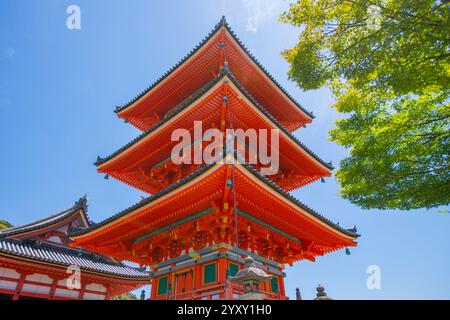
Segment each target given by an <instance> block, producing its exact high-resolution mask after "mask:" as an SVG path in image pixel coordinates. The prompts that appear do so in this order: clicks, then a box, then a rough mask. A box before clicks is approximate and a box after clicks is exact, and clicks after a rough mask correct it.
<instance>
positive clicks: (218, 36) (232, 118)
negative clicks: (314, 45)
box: [71, 18, 358, 299]
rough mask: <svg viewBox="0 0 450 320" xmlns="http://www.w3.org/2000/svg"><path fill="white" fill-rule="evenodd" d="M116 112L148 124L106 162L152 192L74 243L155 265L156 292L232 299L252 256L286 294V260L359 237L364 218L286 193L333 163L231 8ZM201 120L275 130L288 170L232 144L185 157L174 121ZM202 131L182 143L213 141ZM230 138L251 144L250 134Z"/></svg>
mask: <svg viewBox="0 0 450 320" xmlns="http://www.w3.org/2000/svg"><path fill="white" fill-rule="evenodd" d="M116 113H117V115H118V116H119V118H121V119H124V120H125V121H126V122H128V123H131V124H132V125H133V126H135V127H136V128H138V129H140V130H141V131H143V133H142V134H141V135H140V136H138V137H137V138H136V139H134V140H133V141H131V142H130V143H128V144H127V145H125V146H124V147H122V148H121V149H119V150H118V151H116V152H114V153H113V154H111V155H110V156H108V157H105V158H100V157H99V158H98V159H97V162H96V163H95V164H96V166H97V170H98V172H100V173H104V174H105V175H107V177H113V178H115V179H117V180H119V181H121V182H124V183H126V184H128V185H130V186H132V187H135V188H137V189H139V190H141V191H143V192H146V193H148V194H149V195H150V196H149V197H147V198H144V199H142V200H141V201H140V202H139V203H137V204H135V205H133V206H131V207H129V208H128V209H126V210H123V211H122V212H119V213H117V214H116V215H114V216H112V217H111V218H109V219H106V220H104V221H102V222H100V223H97V224H95V225H93V226H90V227H88V228H85V229H83V230H79V231H77V232H75V233H72V235H71V239H72V240H74V242H73V243H72V244H71V245H72V246H75V247H83V248H85V249H87V250H91V251H95V252H98V253H100V254H104V255H107V256H111V257H114V258H115V259H117V260H119V261H124V260H127V261H132V262H135V263H138V264H140V265H142V266H150V267H151V269H152V282H151V285H152V290H151V299H232V298H234V297H236V296H237V294H239V292H238V289H237V288H236V287H234V285H233V284H232V283H231V282H230V281H229V280H228V278H229V277H230V276H233V275H235V274H236V272H237V271H238V270H239V269H240V268H241V267H242V266H243V262H244V261H243V258H244V257H246V256H252V257H253V258H254V260H255V263H256V264H257V265H258V267H260V268H261V269H263V270H264V271H265V272H267V273H268V274H270V275H272V277H270V280H267V281H265V282H263V283H261V284H260V286H259V288H261V291H263V292H264V293H265V295H266V296H267V297H268V298H270V299H286V293H285V288H284V280H283V278H284V272H283V270H284V266H285V265H286V264H289V265H292V264H293V263H294V262H296V261H300V260H302V259H308V260H311V261H314V260H315V258H316V257H317V256H322V255H324V254H326V253H329V252H332V251H335V250H338V249H341V248H344V247H349V246H355V245H356V242H355V239H356V238H357V237H358V235H357V234H356V233H355V232H356V230H355V229H344V228H341V227H340V226H339V225H337V224H334V223H332V222H330V221H329V220H327V219H326V218H324V217H323V216H321V215H319V214H318V213H316V212H315V211H313V210H311V209H310V208H309V207H307V206H305V205H304V204H303V203H301V202H300V201H298V200H297V199H295V198H294V197H292V196H291V195H289V194H288V192H290V191H292V190H295V189H298V188H300V187H302V186H305V185H307V184H309V183H312V182H314V181H317V180H319V179H323V178H324V177H329V176H330V175H331V170H332V167H331V165H330V164H329V163H326V162H324V161H322V160H321V159H319V157H317V156H316V155H315V154H314V153H312V152H311V151H310V150H309V149H308V148H307V147H305V146H304V145H303V144H302V143H301V142H300V141H299V140H298V139H296V138H295V137H294V136H293V135H292V132H293V131H295V130H296V129H298V128H300V127H302V126H304V125H305V124H308V123H310V122H311V121H312V119H313V116H312V114H311V113H309V112H308V111H306V110H305V109H303V108H302V107H301V106H300V105H299V104H298V103H297V102H296V101H295V100H294V99H293V98H292V97H291V96H289V94H288V93H287V92H286V91H285V90H284V89H283V88H281V86H280V85H279V84H278V83H277V82H276V81H275V80H274V79H273V78H272V77H271V75H269V74H268V73H267V71H266V70H265V69H264V68H263V67H262V66H261V65H260V64H259V62H258V61H257V60H256V59H255V58H254V57H253V56H252V55H251V54H250V53H249V52H248V51H247V49H246V48H245V46H244V45H243V44H242V43H241V42H240V41H239V40H238V38H237V37H236V35H235V34H234V33H233V31H232V30H231V29H230V27H229V25H228V24H227V22H226V21H225V18H222V20H221V21H220V22H219V24H218V25H217V26H216V27H215V28H214V30H213V31H212V32H211V33H210V34H209V35H208V36H207V37H206V38H205V39H204V40H203V41H202V42H201V43H200V44H199V45H198V46H197V47H196V48H195V49H194V50H193V51H192V52H191V53H190V54H189V55H187V56H186V57H185V58H184V59H183V60H182V61H180V62H179V63H178V64H177V65H176V66H174V67H173V68H172V69H171V70H170V71H169V72H167V73H166V74H165V75H164V76H163V77H161V78H160V79H159V80H158V81H156V83H154V84H153V85H152V86H150V87H149V88H148V89H147V90H145V91H144V92H143V93H141V94H140V95H139V96H138V97H136V98H135V99H134V100H132V101H131V102H130V103H128V104H126V105H124V106H122V107H118V108H117V109H116ZM196 121H201V122H202V126H203V130H207V129H218V130H220V131H221V132H222V133H223V135H224V136H225V132H226V130H227V129H230V128H233V129H242V130H247V129H255V130H261V129H266V130H271V129H275V130H278V132H279V154H280V159H279V170H278V171H277V173H276V174H271V175H267V176H264V175H263V174H262V173H261V170H260V169H261V167H263V164H262V163H261V161H259V162H257V163H255V164H249V163H247V162H246V161H229V160H230V159H231V160H233V158H234V157H235V156H236V153H235V152H231V153H229V152H223V153H222V154H221V157H222V158H223V159H221V160H224V161H215V162H214V163H212V164H205V163H198V162H195V161H194V163H193V164H185V163H181V164H176V163H175V162H174V161H172V158H171V152H172V150H173V148H174V147H175V145H176V144H177V142H176V141H172V140H173V139H171V137H172V133H173V132H174V130H176V129H185V130H188V131H189V132H191V133H192V132H193V131H194V126H195V124H194V122H196ZM205 140H207V139H200V141H199V140H194V141H192V144H191V145H190V146H189V147H188V148H185V149H189V148H191V149H195V148H198V147H200V148H201V147H205V146H207V144H208V141H205ZM235 143H236V144H235ZM270 143H271V142H270V141H269V144H270ZM233 148H234V149H236V148H240V149H245V150H247V151H248V152H249V153H251V152H252V150H249V149H250V148H249V145H248V144H247V143H245V141H244V142H242V141H240V142H239V141H235V142H233ZM234 149H233V150H234ZM225 160H227V161H225Z"/></svg>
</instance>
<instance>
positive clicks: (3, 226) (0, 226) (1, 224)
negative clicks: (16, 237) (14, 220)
mask: <svg viewBox="0 0 450 320" xmlns="http://www.w3.org/2000/svg"><path fill="white" fill-rule="evenodd" d="M12 226H13V225H12V224H11V223H9V222H8V221H6V220H1V219H0V230H3V229H8V228H11V227H12Z"/></svg>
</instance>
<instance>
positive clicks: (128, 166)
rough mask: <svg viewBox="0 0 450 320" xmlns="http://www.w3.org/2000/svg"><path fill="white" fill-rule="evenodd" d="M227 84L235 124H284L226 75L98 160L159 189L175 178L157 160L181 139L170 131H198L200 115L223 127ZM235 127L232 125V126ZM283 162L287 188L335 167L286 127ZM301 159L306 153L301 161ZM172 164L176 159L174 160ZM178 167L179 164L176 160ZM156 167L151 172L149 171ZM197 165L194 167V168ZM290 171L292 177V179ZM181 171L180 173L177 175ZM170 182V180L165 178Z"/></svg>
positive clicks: (108, 169)
mask: <svg viewBox="0 0 450 320" xmlns="http://www.w3.org/2000/svg"><path fill="white" fill-rule="evenodd" d="M224 90H226V92H227V96H228V97H229V98H228V106H227V108H228V111H227V112H228V113H229V117H230V118H229V121H233V122H234V124H233V127H234V128H242V129H244V130H245V129H247V128H255V129H266V130H270V129H279V124H277V123H275V122H273V118H270V117H269V116H268V114H267V113H264V112H262V111H261V108H262V107H261V106H259V107H257V106H255V104H254V102H253V101H251V100H250V99H249V98H247V97H246V94H243V93H242V92H241V91H240V87H238V86H237V85H236V84H235V83H234V80H233V78H230V77H229V76H228V75H225V76H224V77H223V78H222V79H221V80H220V81H219V82H217V83H216V84H215V85H214V86H212V87H211V88H210V89H209V90H208V91H206V92H205V93H204V94H203V95H202V96H201V97H199V98H198V99H196V100H195V101H194V102H193V103H190V104H188V105H187V107H185V108H184V109H182V110H181V111H179V112H178V113H177V114H175V115H173V116H171V118H170V119H168V120H167V121H165V122H164V123H162V125H160V126H159V127H157V128H156V129H155V130H153V131H152V132H149V133H148V134H145V135H144V136H142V137H141V138H139V140H137V141H136V142H134V143H131V144H129V145H127V146H126V147H124V148H122V149H120V150H119V151H118V152H116V153H115V154H114V156H112V157H111V158H110V159H109V160H107V161H104V162H102V163H101V164H99V165H98V171H99V172H102V173H108V174H109V175H110V176H112V177H114V178H116V179H118V180H120V181H122V182H124V183H126V184H129V185H130V186H133V187H136V188H138V189H140V190H142V191H144V192H147V193H150V194H151V193H154V192H157V191H159V190H160V189H161V188H163V187H164V186H166V185H168V184H170V183H171V182H172V181H170V180H169V181H165V176H164V175H162V176H161V175H156V176H154V175H153V172H154V169H155V165H156V164H158V163H164V166H167V159H168V158H167V157H168V156H169V155H170V152H171V149H172V148H173V146H174V145H175V142H171V141H170V140H171V139H170V135H171V132H173V130H175V129H176V128H185V129H188V130H189V131H191V132H192V131H193V127H194V125H193V124H194V121H196V120H198V119H202V120H203V124H204V128H203V130H206V129H209V128H214V127H216V128H217V127H218V126H219V123H220V122H221V120H220V118H221V117H222V116H223V115H222V116H221V111H220V107H219V105H222V97H223V94H224V93H223V91H224ZM228 127H229V126H228ZM279 132H280V153H281V154H280V165H281V171H286V172H290V171H292V174H289V175H285V174H280V175H279V176H277V177H271V178H274V179H276V180H274V181H276V182H277V183H278V184H279V185H280V186H281V187H283V188H284V189H285V190H286V191H291V190H294V189H296V188H298V187H301V186H303V185H305V184H308V183H311V182H313V181H316V180H318V179H320V178H321V177H327V176H330V175H331V170H330V168H329V167H327V165H325V164H324V163H323V162H321V161H318V160H317V159H318V158H317V156H315V155H313V154H312V153H311V151H310V150H309V149H307V148H306V149H305V147H304V146H301V145H300V144H299V141H294V140H293V137H292V136H291V135H290V134H289V133H288V132H285V131H284V130H280V131H279ZM298 159H303V161H301V162H299V161H298ZM169 165H170V164H169ZM172 167H173V169H171V171H172V172H174V173H179V171H178V168H176V167H174V166H172ZM147 168H151V171H150V172H147V171H148V169H147ZM191 171H192V170H191ZM286 177H288V179H286ZM179 178H180V177H179V176H178V177H177V179H179ZM164 182H165V183H164Z"/></svg>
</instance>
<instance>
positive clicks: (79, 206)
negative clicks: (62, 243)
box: [0, 198, 90, 238]
mask: <svg viewBox="0 0 450 320" xmlns="http://www.w3.org/2000/svg"><path fill="white" fill-rule="evenodd" d="M83 199H84V200H83ZM77 214H80V217H81V219H82V220H83V222H84V224H85V225H86V226H89V225H90V222H89V218H88V216H87V204H86V199H85V198H80V200H78V201H77V202H76V203H75V205H74V206H73V207H71V208H68V209H65V210H63V211H61V212H58V213H56V214H54V215H51V216H48V217H45V218H43V219H40V220H37V221H33V222H31V223H27V224H24V225H21V226H17V227H12V228H8V229H4V230H1V231H0V238H10V237H19V236H21V237H23V236H26V235H28V234H34V233H37V232H40V231H46V230H49V229H53V228H55V227H56V226H58V225H62V224H64V223H65V222H66V221H69V220H70V219H72V217H73V216H75V215H77ZM58 216H59V217H58Z"/></svg>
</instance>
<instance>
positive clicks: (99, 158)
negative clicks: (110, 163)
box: [94, 156, 104, 164]
mask: <svg viewBox="0 0 450 320" xmlns="http://www.w3.org/2000/svg"><path fill="white" fill-rule="evenodd" d="M103 160H104V159H103V158H102V157H100V156H97V161H95V163H94V164H96V163H100V162H103Z"/></svg>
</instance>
